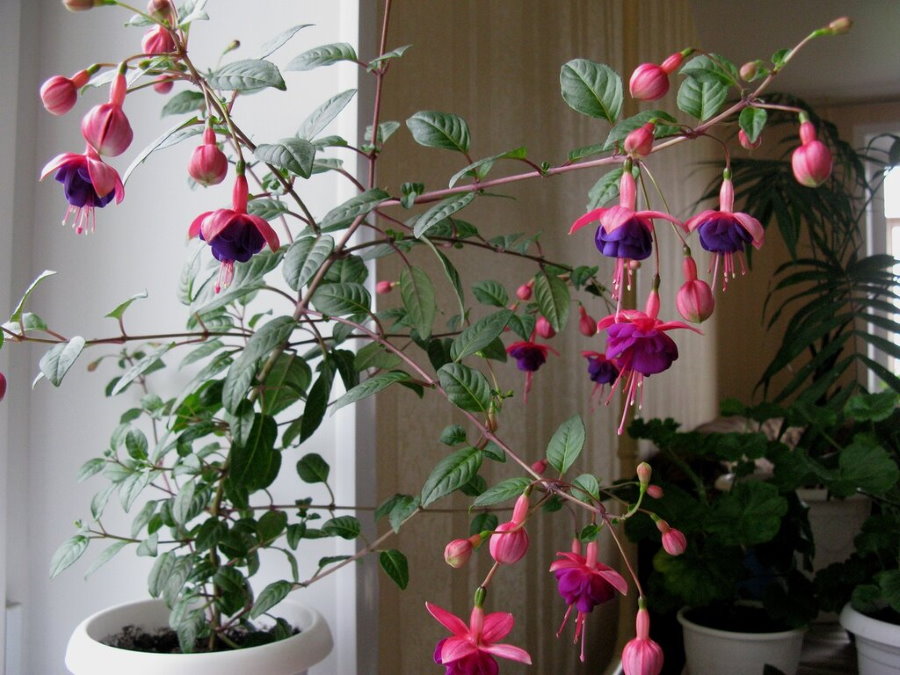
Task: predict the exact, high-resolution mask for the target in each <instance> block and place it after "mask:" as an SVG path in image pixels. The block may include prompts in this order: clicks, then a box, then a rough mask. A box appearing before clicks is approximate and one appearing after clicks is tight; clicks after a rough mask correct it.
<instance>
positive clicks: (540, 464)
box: [531, 459, 547, 476]
mask: <svg viewBox="0 0 900 675" xmlns="http://www.w3.org/2000/svg"><path fill="white" fill-rule="evenodd" d="M531 470H532V471H534V472H535V473H536V474H538V475H541V476H543V475H544V472H545V471H547V460H546V459H539V460H538V461H536V462H535V463H534V464H532V465H531Z"/></svg>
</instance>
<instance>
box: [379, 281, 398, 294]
mask: <svg viewBox="0 0 900 675" xmlns="http://www.w3.org/2000/svg"><path fill="white" fill-rule="evenodd" d="M396 285H397V282H396V281H379V282H378V283H377V284H375V292H376V293H378V294H379V295H387V294H388V293H390V292H391V291H392V290H394V286H396Z"/></svg>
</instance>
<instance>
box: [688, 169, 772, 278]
mask: <svg viewBox="0 0 900 675" xmlns="http://www.w3.org/2000/svg"><path fill="white" fill-rule="evenodd" d="M733 209H734V185H732V183H731V172H730V171H729V170H728V169H726V170H725V173H724V178H723V180H722V187H721V189H720V190H719V210H718V211H715V210H712V209H708V210H706V211H703V212H702V213H698V214H697V215H696V216H694V217H693V218H691V219H690V220H688V221H687V222H685V224H684V228H685V229H686V230H687V231H688V232H693V231H694V230H698V231H699V234H700V245H701V246H702V247H703V249H704V250H706V251H709V252H710V253H712V254H714V262H713V272H712V279H713V283H715V280H716V277H717V276H718V271H719V266H720V263H721V267H722V288H723V290H724V289H725V287H726V286H727V284H728V277H729V276H731V277H734V276H735V269H734V256H735V255H737V256H738V258H739V260H740V263H741V274H746V267H745V266H744V262H743V254H744V246H745V245H747V244H752V245H753V247H754V248H760V247H761V246H762V245H763V242H764V241H765V239H766V233H765V230H763V226H762V225H760V223H759V221H758V220H757V219H756V218H754V217H753V216H750V215H748V214H746V213H734V212H733Z"/></svg>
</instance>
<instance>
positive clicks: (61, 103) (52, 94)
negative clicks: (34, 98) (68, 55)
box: [41, 70, 91, 115]
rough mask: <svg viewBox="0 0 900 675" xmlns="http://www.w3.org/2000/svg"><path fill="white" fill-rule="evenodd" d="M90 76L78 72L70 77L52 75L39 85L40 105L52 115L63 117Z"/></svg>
mask: <svg viewBox="0 0 900 675" xmlns="http://www.w3.org/2000/svg"><path fill="white" fill-rule="evenodd" d="M90 77H91V76H90V75H89V74H88V71H86V70H80V71H78V72H77V73H75V74H74V75H73V76H72V77H63V76H62V75H54V76H53V77H51V78H50V79H48V80H47V81H46V82H44V84H42V85H41V103H43V104H44V108H46V110H47V112H48V113H50V114H52V115H64V114H66V113H67V112H69V111H70V110H71V109H72V108H73V107H74V106H75V103H76V102H77V101H78V90H79V89H80V88H81V87H83V86H84V85H85V84H87V81H88V80H89V79H90Z"/></svg>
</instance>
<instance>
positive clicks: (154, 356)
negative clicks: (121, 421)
mask: <svg viewBox="0 0 900 675" xmlns="http://www.w3.org/2000/svg"><path fill="white" fill-rule="evenodd" d="M172 347H173V345H171V344H165V345H161V346H159V347H157V348H156V349H154V350H153V351H152V352H149V353H147V354H146V355H145V356H144V357H143V358H142V359H140V360H139V361H137V362H135V363H134V364H133V365H132V366H131V367H130V368H129V369H128V370H126V371H125V372H124V373H123V374H122V377H120V378H119V381H118V382H116V386H115V387H113V388H112V391H111V392H110V393H109V395H110V396H115V395H116V394H118V393H119V392H122V391H125V388H126V387H128V385H130V384H131V383H132V382H134V381H135V380H136V379H138V378H139V377H141V376H142V375H144V374H146V373H148V372H150V371H151V370H156V369H158V368H159V367H160V364H161V361H160V357H161V356H162V355H163V354H165V353H166V352H167V351H169V350H170V349H171V348H172Z"/></svg>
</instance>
